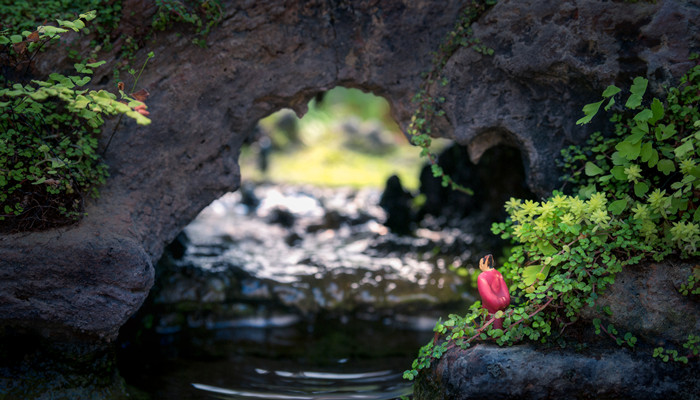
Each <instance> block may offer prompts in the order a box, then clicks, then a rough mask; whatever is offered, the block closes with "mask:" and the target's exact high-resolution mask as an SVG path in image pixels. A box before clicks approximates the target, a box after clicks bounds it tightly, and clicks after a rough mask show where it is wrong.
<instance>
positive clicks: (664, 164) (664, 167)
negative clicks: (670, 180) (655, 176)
mask: <svg viewBox="0 0 700 400" xmlns="http://www.w3.org/2000/svg"><path fill="white" fill-rule="evenodd" d="M656 168H658V170H659V172H662V173H663V174H664V175H668V174H670V173H671V172H673V171H675V170H676V165H675V164H674V163H673V161H671V160H668V159H663V160H661V161H659V163H658V164H657V165H656Z"/></svg>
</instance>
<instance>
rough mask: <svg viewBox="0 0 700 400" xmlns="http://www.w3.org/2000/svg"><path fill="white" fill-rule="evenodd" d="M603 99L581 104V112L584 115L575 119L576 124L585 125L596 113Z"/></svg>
mask: <svg viewBox="0 0 700 400" xmlns="http://www.w3.org/2000/svg"><path fill="white" fill-rule="evenodd" d="M603 101H604V100H601V101H599V102H597V103H590V104H586V105H585V106H583V113H584V114H585V115H586V116H585V117H583V118H581V119H579V120H578V121H576V125H585V124H587V123H589V122H591V120H592V119H593V117H594V116H595V115H596V114H597V113H598V110H599V109H600V105H601V104H603Z"/></svg>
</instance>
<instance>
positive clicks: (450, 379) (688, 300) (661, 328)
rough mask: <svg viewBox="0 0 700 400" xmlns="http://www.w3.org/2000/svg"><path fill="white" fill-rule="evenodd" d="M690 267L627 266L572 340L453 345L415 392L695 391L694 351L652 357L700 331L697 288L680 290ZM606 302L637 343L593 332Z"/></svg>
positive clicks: (460, 395) (654, 395)
mask: <svg viewBox="0 0 700 400" xmlns="http://www.w3.org/2000/svg"><path fill="white" fill-rule="evenodd" d="M693 268H694V264H689V263H687V262H677V261H673V262H667V263H650V264H642V265H638V266H630V267H626V268H625V269H624V270H623V271H622V272H620V273H619V274H618V275H617V276H616V278H615V283H614V284H613V285H611V286H610V287H609V288H608V289H607V290H606V291H605V292H604V293H603V294H602V295H601V297H600V298H599V299H598V300H597V301H596V304H595V306H594V307H592V308H591V307H584V312H583V313H582V314H581V316H582V321H581V322H580V323H579V325H580V327H579V330H580V331H579V332H578V333H577V334H576V336H577V337H576V338H571V337H568V338H567V339H566V340H567V341H568V342H569V344H572V343H573V345H569V346H567V348H551V347H544V346H541V345H540V346H536V345H532V344H522V345H516V346H513V347H498V346H495V345H485V344H479V345H476V346H474V347H472V348H470V349H467V350H461V349H456V350H455V349H453V350H450V351H448V352H447V354H445V355H443V357H442V358H441V359H440V360H439V361H436V362H435V363H434V364H433V366H432V368H431V369H430V370H428V371H427V372H424V373H422V374H421V375H419V376H418V381H417V384H416V399H436V398H441V399H445V400H457V399H482V398H483V399H486V398H489V399H511V398H518V399H550V398H556V399H569V398H573V399H600V398H604V399H628V398H634V399H666V398H674V399H675V398H688V399H690V398H692V399H696V398H698V393H700V380H698V379H697V368H698V362H700V361H698V359H697V358H691V359H690V361H689V363H688V364H687V365H686V364H682V363H680V362H673V361H669V362H663V361H661V360H660V359H659V358H653V357H652V354H653V348H655V347H665V348H675V349H680V350H682V351H685V349H683V348H682V344H683V343H684V342H685V341H686V340H687V339H688V335H690V334H694V335H697V334H698V332H700V322H699V321H700V302H698V299H697V296H692V295H691V296H683V295H681V294H680V293H679V292H678V289H679V288H680V286H681V284H683V283H686V282H687V279H688V276H689V274H691V273H692V271H693ZM606 306H607V307H610V310H611V311H612V315H610V316H608V317H603V318H602V319H603V321H604V324H605V325H606V326H607V324H608V323H612V324H613V325H614V326H615V328H616V329H617V331H618V332H620V336H622V335H624V334H625V333H626V332H631V333H632V334H633V335H635V336H636V337H637V338H638V339H639V342H638V344H637V345H636V346H635V348H634V349H629V348H626V347H624V348H623V347H621V346H616V345H615V342H614V341H613V340H612V339H609V338H608V337H606V336H603V337H602V338H597V337H594V336H592V331H593V324H592V322H591V321H592V319H593V318H600V317H601V315H605V314H604V313H603V312H602V311H600V310H601V308H602V307H606ZM570 329H571V328H570ZM581 332H583V334H581ZM565 335H566V332H565ZM572 336H573V335H572ZM565 337H566V336H565ZM581 339H583V340H582V342H580V343H579V342H578V341H579V340H581ZM681 353H682V352H681ZM683 354H685V353H682V354H681V355H683Z"/></svg>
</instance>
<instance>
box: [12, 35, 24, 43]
mask: <svg viewBox="0 0 700 400" xmlns="http://www.w3.org/2000/svg"><path fill="white" fill-rule="evenodd" d="M10 40H11V41H12V43H19V42H21V41H22V40H24V38H23V37H22V35H12V36H10Z"/></svg>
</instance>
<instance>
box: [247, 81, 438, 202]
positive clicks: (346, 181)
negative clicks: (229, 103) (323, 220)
mask: <svg viewBox="0 0 700 400" xmlns="http://www.w3.org/2000/svg"><path fill="white" fill-rule="evenodd" d="M256 139H257V140H256V141H255V142H254V143H252V144H250V145H247V146H245V147H244V148H243V150H242V153H241V160H240V162H241V173H242V176H243V180H244V181H254V182H263V181H266V182H274V183H297V184H313V185H317V186H331V187H332V186H351V187H365V186H371V187H377V188H381V187H383V186H384V184H385V183H386V180H387V178H388V177H389V176H391V175H392V174H396V175H398V176H399V178H400V179H401V182H402V184H403V185H404V187H406V188H407V189H409V190H416V189H417V188H418V186H419V180H418V179H419V174H420V170H421V168H422V166H423V165H424V163H425V160H423V159H421V158H420V148H419V147H416V146H413V145H411V144H410V143H409V141H408V139H407V138H406V137H405V136H404V134H403V133H402V132H401V130H400V129H399V127H398V125H397V124H396V122H394V120H393V118H392V117H391V112H390V107H389V103H388V102H387V101H386V100H385V99H384V98H382V97H379V96H375V95H373V94H370V93H364V92H362V91H360V90H358V89H348V88H344V87H336V88H334V89H332V90H330V91H328V92H325V93H324V94H323V95H322V97H321V96H317V97H316V98H314V99H313V100H311V101H310V102H309V111H308V112H307V113H306V115H305V116H304V117H303V118H301V119H299V118H297V117H296V115H295V114H294V112H293V111H291V110H288V109H283V110H280V111H278V112H276V113H274V114H272V115H270V116H268V117H266V118H264V119H262V120H261V121H260V123H259V126H258V132H256ZM448 144H449V141H448V140H444V139H440V140H435V141H434V142H433V150H434V151H439V150H440V149H442V148H444V147H446V146H447V145H448ZM266 153H267V155H266V158H267V168H266V169H265V170H264V171H263V169H262V168H261V165H260V163H261V157H263V154H266Z"/></svg>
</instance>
